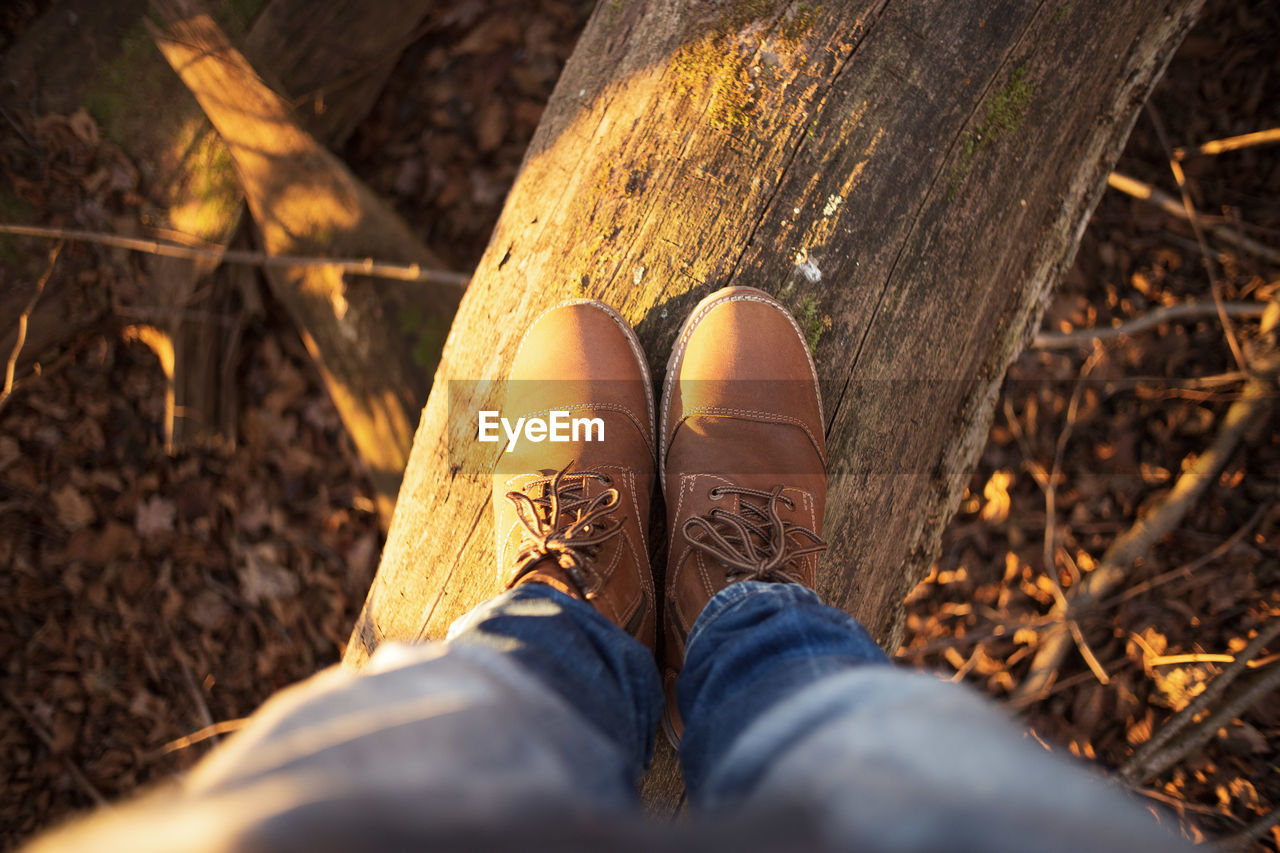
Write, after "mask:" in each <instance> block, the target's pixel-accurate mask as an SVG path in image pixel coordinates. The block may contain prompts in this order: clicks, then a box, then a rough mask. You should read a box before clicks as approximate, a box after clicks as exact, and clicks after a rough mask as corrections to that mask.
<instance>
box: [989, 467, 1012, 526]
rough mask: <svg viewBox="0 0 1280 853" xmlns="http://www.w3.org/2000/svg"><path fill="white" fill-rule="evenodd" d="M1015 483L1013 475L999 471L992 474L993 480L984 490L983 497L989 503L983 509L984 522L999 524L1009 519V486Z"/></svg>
mask: <svg viewBox="0 0 1280 853" xmlns="http://www.w3.org/2000/svg"><path fill="white" fill-rule="evenodd" d="M1012 482H1013V474H1012V473H1010V472H1009V471H1005V470H999V471H995V472H993V473H992V474H991V479H990V480H988V481H987V484H986V485H985V486H983V488H982V496H983V497H984V498H986V499H987V503H986V505H985V506H983V507H982V520H983V521H989V522H991V523H992V524H999V523H1000V522H1002V521H1004V520H1005V519H1006V518H1008V517H1009V505H1010V503H1011V501H1010V499H1009V485H1010V484H1011V483H1012Z"/></svg>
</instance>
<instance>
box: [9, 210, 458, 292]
mask: <svg viewBox="0 0 1280 853" xmlns="http://www.w3.org/2000/svg"><path fill="white" fill-rule="evenodd" d="M0 234H15V235H18V236H20V237H43V238H47V239H59V240H78V241H81V242H84V243H95V244H97V245H100V246H112V247H114V248H117V249H128V250H129V251H131V252H144V253H146V254H150V255H162V256H164V257H168V258H186V259H188V260H210V261H216V262H218V263H225V264H247V265H249V266H255V267H336V268H337V269H338V270H339V271H341V272H343V273H345V274H348V275H364V276H369V277H370V278H388V279H395V280H396V281H421V282H427V283H430V284H440V285H445V286H448V287H466V286H467V282H469V281H470V280H471V276H469V275H467V274H466V273H459V272H448V271H446V270H432V269H423V267H421V266H420V265H418V264H392V263H386V262H384V261H375V260H374V259H373V258H317V257H308V256H301V255H268V254H265V253H262V252H250V251H246V250H244V249H204V248H200V247H199V246H183V245H180V244H178V243H170V242H167V241H163V240H139V239H137V238H135V237H120V236H118V235H116V234H106V233H103V232H100V231H81V230H78V229H74V228H44V227H41V226H36V225H14V224H8V223H0Z"/></svg>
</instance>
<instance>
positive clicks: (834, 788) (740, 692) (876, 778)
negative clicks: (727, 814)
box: [677, 582, 1181, 853]
mask: <svg viewBox="0 0 1280 853" xmlns="http://www.w3.org/2000/svg"><path fill="white" fill-rule="evenodd" d="M677 693H678V696H679V702H680V712H681V715H682V717H683V719H684V720H685V724H686V729H685V736H684V739H683V741H682V743H681V763H682V765H683V767H684V771H685V780H686V783H687V784H688V788H689V794H690V801H691V803H692V804H693V805H694V806H695V807H696V808H698V809H700V810H703V811H704V812H715V813H723V812H724V811H732V810H741V809H745V810H748V811H751V810H754V809H759V808H765V807H769V806H772V805H775V804H777V803H779V802H788V803H799V804H802V805H803V806H804V807H806V808H807V809H809V810H810V811H811V816H812V819H813V820H814V821H815V822H816V823H817V824H818V825H819V826H820V827H821V828H822V831H823V833H824V834H825V836H826V840H827V841H828V843H829V844H830V845H831V846H832V847H833V848H835V849H856V850H876V851H907V850H912V851H915V850H919V851H926V850H927V851H934V850H948V851H961V850H964V851H968V850H971V851H984V853H986V852H987V851H1010V853H1015V851H1016V853H1026V852H1027V851H1064V853H1065V851H1081V850H1089V851H1117V853H1135V851H1140V850H1153V851H1154V850H1161V851H1164V850H1172V849H1181V848H1180V846H1179V844H1178V842H1177V841H1176V839H1174V838H1173V836H1172V835H1171V834H1170V830H1169V828H1168V827H1167V826H1166V827H1160V826H1158V825H1157V823H1156V821H1155V820H1154V819H1153V818H1152V816H1151V815H1150V814H1149V813H1147V812H1146V811H1145V810H1144V809H1143V808H1142V806H1140V805H1139V804H1138V803H1137V802H1136V800H1134V799H1133V798H1132V797H1131V796H1130V795H1128V794H1126V793H1125V792H1124V791H1123V790H1122V789H1120V788H1119V787H1118V786H1115V785H1111V784H1108V782H1107V781H1106V780H1105V779H1103V778H1101V777H1100V776H1099V775H1098V774H1096V773H1093V772H1090V771H1088V770H1086V769H1085V767H1084V766H1083V765H1080V764H1078V763H1077V762H1074V761H1070V760H1064V759H1063V758H1061V757H1059V756H1055V755H1052V754H1050V753H1048V752H1046V751H1045V750H1044V749H1043V748H1042V747H1041V746H1039V745H1038V744H1037V743H1035V742H1034V741H1031V740H1030V739H1028V738H1027V737H1025V736H1024V735H1023V734H1022V733H1021V732H1019V731H1018V729H1017V728H1016V726H1015V725H1013V724H1012V723H1011V721H1010V720H1008V719H1007V718H1006V716H1005V715H1004V714H1003V713H1002V712H1001V711H1000V710H999V709H998V708H996V707H995V706H994V705H992V704H991V703H990V702H988V701H986V700H985V699H983V698H981V697H980V696H978V695H977V694H976V693H975V692H974V691H972V690H970V689H969V688H967V687H965V686H963V685H957V684H950V683H947V682H943V681H941V680H939V679H937V678H934V677H931V676H928V675H923V674H918V673H912V672H909V671H907V670H905V669H901V668H898V667H896V666H892V665H888V662H887V658H886V656H885V655H884V653H883V652H882V651H880V649H878V648H877V647H876V646H875V644H874V643H873V642H872V641H871V639H870V637H869V636H868V635H867V633H866V632H865V631H864V630H863V629H862V627H861V626H860V625H858V623H857V622H855V621H854V620H853V619H851V618H850V617H849V616H847V615H846V614H845V613H843V612H842V611H839V610H836V609H835V608H832V607H827V606H825V605H823V604H822V603H821V602H820V601H819V599H818V597H817V595H816V594H814V593H813V592H812V591H811V590H808V589H805V588H803V587H800V586H798V585H794V584H762V583H750V582H748V583H742V584H736V585H733V586H730V587H727V588H726V589H724V590H722V591H721V592H720V593H718V594H717V595H716V596H715V597H714V598H713V599H712V600H711V602H710V603H709V604H708V606H707V608H706V609H705V610H704V611H703V613H702V615H701V616H700V617H699V619H698V621H697V622H696V623H695V625H694V627H693V630H692V631H691V632H690V635H689V640H688V647H687V653H686V659H685V666H684V669H683V671H682V673H681V675H680V679H679V682H678V685H677Z"/></svg>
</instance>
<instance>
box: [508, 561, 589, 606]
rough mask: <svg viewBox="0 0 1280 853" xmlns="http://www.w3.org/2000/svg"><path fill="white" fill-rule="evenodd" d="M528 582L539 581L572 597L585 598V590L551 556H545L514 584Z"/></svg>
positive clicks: (519, 584)
mask: <svg viewBox="0 0 1280 853" xmlns="http://www.w3.org/2000/svg"><path fill="white" fill-rule="evenodd" d="M527 583H539V584H543V585H545V586H549V587H551V588H552V589H555V590H559V591H560V592H563V593H564V594H565V595H567V596H570V597H571V598H577V599H583V598H584V593H583V591H582V590H580V589H578V586H577V584H575V583H574V582H573V581H572V580H571V579H570V577H569V573H568V572H566V571H565V570H564V569H562V568H561V567H560V565H559V564H558V563H557V562H556V561H555V560H553V559H552V558H550V557H544V558H543V559H541V560H539V561H538V562H537V563H535V564H534V566H533V568H532V569H530V570H529V573H528V574H526V575H524V577H522V578H520V580H518V581H516V582H515V583H514V584H513V586H521V585H523V584H527Z"/></svg>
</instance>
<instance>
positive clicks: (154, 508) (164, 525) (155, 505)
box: [133, 495, 177, 539]
mask: <svg viewBox="0 0 1280 853" xmlns="http://www.w3.org/2000/svg"><path fill="white" fill-rule="evenodd" d="M176 515H177V510H176V509H175V508H174V505H173V501H170V500H166V499H165V498H163V497H161V496H160V495H152V496H151V497H149V498H147V499H146V500H145V501H143V502H142V503H140V504H138V515H137V518H136V519H135V520H134V522H133V526H134V529H136V530H137V531H138V535H139V536H141V537H142V538H143V539H151V538H153V537H155V536H159V535H160V534H162V533H169V532H170V531H172V530H173V520H174V517H175V516H176Z"/></svg>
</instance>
